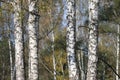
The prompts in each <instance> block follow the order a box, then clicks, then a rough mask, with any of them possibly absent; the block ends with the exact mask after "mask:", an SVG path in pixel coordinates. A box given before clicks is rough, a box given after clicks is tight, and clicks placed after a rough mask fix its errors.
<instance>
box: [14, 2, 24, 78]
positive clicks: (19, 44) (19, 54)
mask: <svg viewBox="0 0 120 80" xmlns="http://www.w3.org/2000/svg"><path fill="white" fill-rule="evenodd" d="M13 8H14V27H15V30H14V36H15V67H16V80H24V62H23V39H22V25H21V1H20V0H14V2H13Z"/></svg>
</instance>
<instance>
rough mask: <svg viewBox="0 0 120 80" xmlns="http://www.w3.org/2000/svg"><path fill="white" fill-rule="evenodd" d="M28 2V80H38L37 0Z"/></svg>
mask: <svg viewBox="0 0 120 80" xmlns="http://www.w3.org/2000/svg"><path fill="white" fill-rule="evenodd" d="M28 2H29V12H30V13H29V19H28V34H29V80H38V54H37V52H38V49H37V31H36V29H37V25H36V22H37V19H36V18H37V16H36V15H35V14H33V13H37V8H36V3H37V0H28Z"/></svg>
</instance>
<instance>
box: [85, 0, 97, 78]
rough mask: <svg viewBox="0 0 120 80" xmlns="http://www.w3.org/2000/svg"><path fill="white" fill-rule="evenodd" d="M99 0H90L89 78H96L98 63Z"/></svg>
mask: <svg viewBox="0 0 120 80" xmlns="http://www.w3.org/2000/svg"><path fill="white" fill-rule="evenodd" d="M98 1H99V0H89V40H88V69H87V80H96V74H97V73H96V65H97V60H98V58H97V45H98V43H97V39H98V34H97V28H98Z"/></svg>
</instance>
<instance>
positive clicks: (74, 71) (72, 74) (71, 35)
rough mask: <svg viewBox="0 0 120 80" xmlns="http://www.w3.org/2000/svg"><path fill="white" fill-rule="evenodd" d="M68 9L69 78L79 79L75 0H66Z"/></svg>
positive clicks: (70, 79)
mask: <svg viewBox="0 0 120 80" xmlns="http://www.w3.org/2000/svg"><path fill="white" fill-rule="evenodd" d="M66 3H67V4H66V5H67V6H66V11H67V16H66V19H67V36H66V37H67V40H66V42H67V59H68V60H67V61H68V70H69V71H68V72H69V80H79V73H78V68H77V61H76V54H75V26H76V20H75V17H76V16H75V0H66Z"/></svg>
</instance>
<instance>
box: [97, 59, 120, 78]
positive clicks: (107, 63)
mask: <svg viewBox="0 0 120 80" xmlns="http://www.w3.org/2000/svg"><path fill="white" fill-rule="evenodd" d="M98 59H99V60H101V61H102V62H104V63H105V64H106V65H107V66H108V67H109V68H110V69H111V70H112V71H113V72H114V73H115V74H116V75H117V76H118V77H119V78H120V75H119V74H117V72H116V71H115V70H114V68H113V67H112V66H111V65H110V64H109V63H108V62H107V61H105V60H104V59H102V58H100V57H98Z"/></svg>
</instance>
